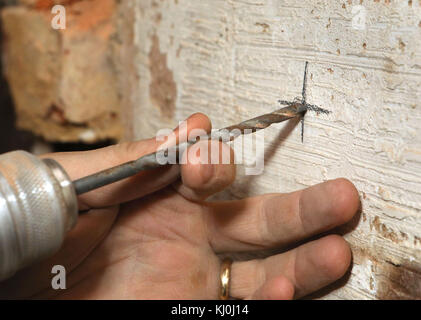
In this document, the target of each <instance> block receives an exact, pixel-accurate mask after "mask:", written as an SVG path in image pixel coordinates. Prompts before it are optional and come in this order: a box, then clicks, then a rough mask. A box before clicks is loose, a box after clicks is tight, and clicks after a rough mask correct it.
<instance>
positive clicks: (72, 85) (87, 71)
mask: <svg viewBox="0 0 421 320" xmlns="http://www.w3.org/2000/svg"><path fill="white" fill-rule="evenodd" d="M20 3H21V5H20V6H16V7H8V8H5V9H4V10H3V12H2V29H3V31H4V54H3V61H4V69H5V75H6V78H7V79H8V81H9V85H10V89H11V92H12V94H13V98H14V102H15V106H16V112H17V122H18V126H19V127H20V128H22V129H27V130H30V131H32V132H34V133H36V134H38V135H40V136H42V137H44V138H45V139H46V140H50V141H61V142H75V141H83V142H95V141H98V140H104V139H109V138H113V139H119V138H120V137H121V132H122V125H121V122H120V96H119V93H118V89H117V81H116V76H115V67H114V63H113V60H112V45H111V42H112V41H111V39H112V37H113V35H114V32H115V24H114V21H115V20H114V12H115V10H116V4H115V1H114V0H89V1H74V0H60V1H58V0H56V1H52V0H21V1H20ZM53 4H63V5H65V6H66V22H67V23H66V29H65V30H54V29H53V28H52V26H51V21H52V18H53V17H54V15H52V13H51V7H52V5H53Z"/></svg>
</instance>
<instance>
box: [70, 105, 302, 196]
mask: <svg viewBox="0 0 421 320" xmlns="http://www.w3.org/2000/svg"><path fill="white" fill-rule="evenodd" d="M307 108H308V106H307V105H306V104H303V103H302V102H300V101H296V102H293V103H289V105H288V106H287V107H285V108H282V109H279V110H276V111H274V112H271V113H267V114H264V115H261V116H259V117H256V118H253V119H250V120H246V121H243V122H241V123H239V124H237V125H233V126H230V127H226V128H224V129H220V130H217V131H216V132H212V133H211V134H208V135H206V136H202V137H200V138H199V140H206V139H207V140H211V139H212V140H219V141H222V142H229V141H232V140H234V139H235V138H237V137H238V136H240V135H242V134H249V133H253V132H256V131H259V130H263V129H265V128H267V127H269V126H270V125H272V124H274V123H280V122H283V121H286V120H289V119H292V118H295V117H299V116H303V115H304V114H305V112H306V111H307ZM199 140H197V139H196V140H195V141H187V142H183V143H180V144H178V145H176V146H174V147H171V148H169V149H167V150H166V151H165V153H168V152H169V151H175V152H176V154H177V158H179V157H178V154H179V153H180V152H182V151H184V150H185V149H186V148H187V147H188V146H190V145H193V144H194V143H196V142H197V141H199ZM171 149H172V150H171ZM161 166H163V165H162V164H161V163H160V162H158V160H157V152H155V153H151V154H148V155H145V156H143V157H141V158H139V159H137V160H134V161H130V162H127V163H124V164H121V165H118V166H116V167H113V168H110V169H107V170H104V171H101V172H98V173H95V174H92V175H90V176H87V177H84V178H81V179H79V180H76V181H74V182H73V185H74V187H75V190H76V194H78V195H80V194H83V193H86V192H89V191H91V190H94V189H98V188H101V187H103V186H106V185H108V184H111V183H114V182H117V181H120V180H123V179H125V178H128V177H131V176H133V175H135V174H137V173H139V172H141V171H145V170H150V169H155V168H158V167H161Z"/></svg>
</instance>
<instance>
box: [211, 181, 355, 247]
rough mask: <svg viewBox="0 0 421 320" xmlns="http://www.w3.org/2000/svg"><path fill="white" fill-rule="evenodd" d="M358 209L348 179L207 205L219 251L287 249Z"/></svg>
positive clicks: (353, 190)
mask: <svg viewBox="0 0 421 320" xmlns="http://www.w3.org/2000/svg"><path fill="white" fill-rule="evenodd" d="M359 205H360V201H359V196H358V191H357V190H356V189H355V187H354V185H353V184H352V183H351V182H350V181H348V180H346V179H336V180H332V181H327V182H324V183H321V184H318V185H315V186H313V187H310V188H307V189H305V190H301V191H297V192H293V193H289V194H270V195H264V196H259V197H254V198H249V199H244V200H239V201H229V202H220V203H210V204H207V208H208V209H209V210H208V213H207V215H206V216H207V218H208V230H209V238H210V242H211V245H212V247H213V248H214V249H215V250H216V251H218V252H220V251H242V250H253V249H260V248H268V247H275V246H278V247H279V246H285V245H288V244H291V243H294V242H296V241H297V240H302V239H305V238H307V237H310V236H312V235H315V234H318V233H320V232H323V231H327V230H330V229H332V228H334V227H336V226H339V225H341V224H344V223H346V222H347V221H349V220H351V218H352V217H353V216H354V215H355V214H356V213H357V211H358V209H359Z"/></svg>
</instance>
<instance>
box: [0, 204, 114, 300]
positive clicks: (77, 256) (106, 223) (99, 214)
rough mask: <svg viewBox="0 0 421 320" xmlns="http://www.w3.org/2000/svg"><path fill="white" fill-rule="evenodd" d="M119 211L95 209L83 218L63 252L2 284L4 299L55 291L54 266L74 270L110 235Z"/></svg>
mask: <svg viewBox="0 0 421 320" xmlns="http://www.w3.org/2000/svg"><path fill="white" fill-rule="evenodd" d="M117 212H118V207H116V206H115V207H110V208H104V209H95V210H91V211H89V212H88V213H86V214H83V215H81V216H79V221H78V224H77V225H76V227H75V228H74V229H73V230H72V231H70V232H69V233H68V234H67V236H66V238H65V240H64V243H63V246H62V247H61V249H60V251H59V252H57V253H56V254H55V255H54V256H52V257H51V258H49V259H47V260H44V261H41V262H39V263H37V264H35V265H31V267H30V268H26V269H23V270H21V271H19V272H18V273H17V274H16V275H15V276H13V277H12V278H10V279H8V280H7V281H5V282H2V283H0V298H1V297H3V298H5V297H7V298H8V299H23V298H30V297H32V296H33V295H34V294H35V293H39V292H42V291H43V290H48V289H51V270H52V267H53V266H55V265H61V266H64V267H65V269H66V273H67V274H69V273H70V272H71V271H72V270H74V269H75V268H76V267H77V266H78V265H79V264H80V263H82V261H83V260H84V259H85V258H86V257H87V256H88V255H89V254H90V253H91V252H92V251H93V250H94V249H95V248H96V247H97V245H98V244H99V243H100V242H101V241H102V239H104V237H105V236H106V235H107V234H108V232H109V231H110V229H111V227H112V225H113V223H114V220H115V218H116V216H117ZM51 290H52V289H51Z"/></svg>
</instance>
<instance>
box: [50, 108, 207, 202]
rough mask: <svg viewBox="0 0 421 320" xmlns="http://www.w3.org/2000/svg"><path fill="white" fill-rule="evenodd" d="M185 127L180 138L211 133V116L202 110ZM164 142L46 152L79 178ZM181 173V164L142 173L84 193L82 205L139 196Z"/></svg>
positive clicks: (128, 199) (154, 189) (160, 186)
mask: <svg viewBox="0 0 421 320" xmlns="http://www.w3.org/2000/svg"><path fill="white" fill-rule="evenodd" d="M182 129H183V130H181V129H180V127H177V129H175V131H174V133H175V136H176V139H177V141H178V140H180V139H182V140H186V139H187V137H188V135H189V134H190V132H191V131H192V130H197V129H203V130H204V131H206V132H209V131H210V130H211V123H210V121H209V119H208V117H206V116H205V115H203V114H199V113H198V114H194V115H192V116H191V117H189V118H188V119H187V120H186V124H185V125H183V128H182ZM203 130H202V131H203ZM182 131H184V132H182ZM186 131H187V132H186ZM173 140H174V139H173ZM164 142H165V141H156V139H155V138H154V139H149V140H142V141H137V142H126V143H122V144H118V145H114V146H110V147H106V148H102V149H98V150H93V151H87V152H72V153H54V154H49V155H46V156H44V158H46V157H48V158H53V159H55V160H57V161H58V162H59V163H60V164H61V165H62V166H63V167H64V168H65V170H66V171H67V172H68V174H69V176H70V177H71V178H72V179H73V180H76V179H79V178H81V177H84V176H87V175H90V174H93V173H96V172H99V171H101V170H104V169H108V168H111V167H113V166H116V165H119V164H122V163H124V162H128V161H132V160H135V159H137V158H139V157H141V156H143V155H146V154H149V153H152V152H155V151H156V149H157V148H158V147H159V145H161V144H162V143H164ZM173 143H174V141H172V142H171V143H170V144H173ZM179 173H180V171H179V167H178V166H176V165H171V166H165V167H161V168H158V169H155V170H148V171H144V172H140V173H139V174H137V175H135V176H133V177H130V178H127V179H124V180H122V181H119V182H116V183H113V184H111V185H108V186H105V187H102V188H100V189H97V190H93V191H91V192H88V193H86V194H84V195H82V196H80V197H79V201H80V204H81V205H80V207H81V209H82V210H84V209H87V208H94V207H106V206H111V205H115V204H118V203H122V202H127V201H130V200H133V199H136V198H138V197H141V196H143V195H146V194H149V193H152V192H154V191H156V190H159V189H161V188H163V187H165V186H167V185H169V184H170V183H171V182H173V181H175V180H176V179H177V178H178V177H179Z"/></svg>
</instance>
